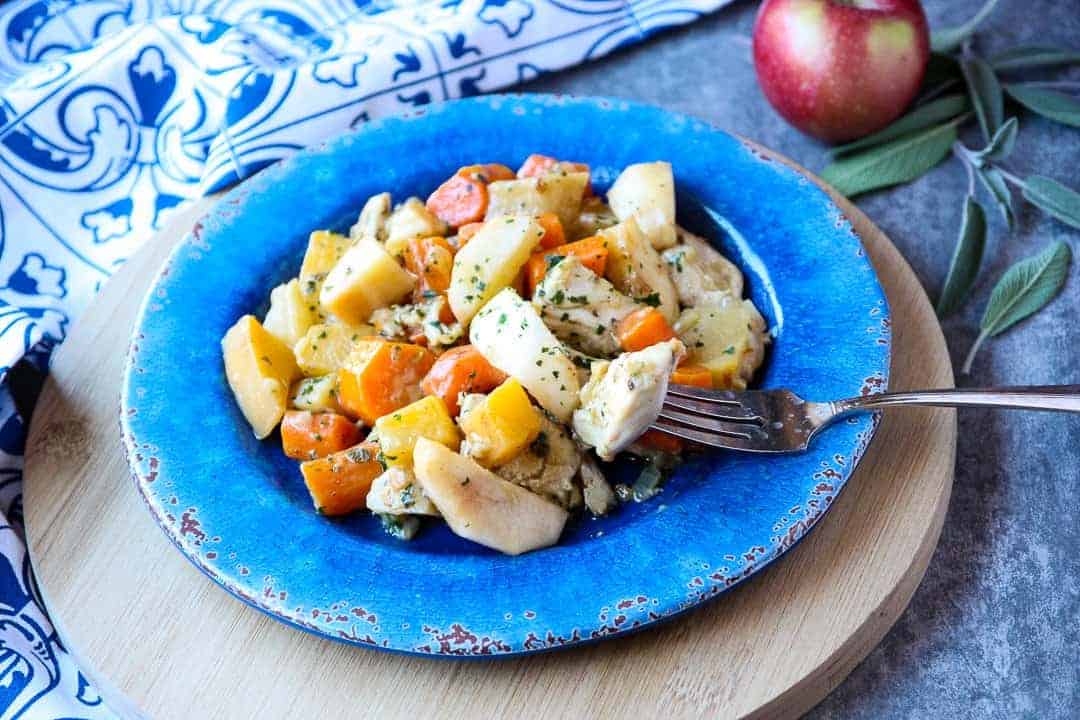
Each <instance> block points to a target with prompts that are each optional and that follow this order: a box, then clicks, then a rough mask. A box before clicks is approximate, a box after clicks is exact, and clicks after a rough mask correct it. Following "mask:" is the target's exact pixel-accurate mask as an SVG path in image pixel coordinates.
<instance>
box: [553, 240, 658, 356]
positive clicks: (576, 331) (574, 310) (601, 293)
mask: <svg viewBox="0 0 1080 720" xmlns="http://www.w3.org/2000/svg"><path fill="white" fill-rule="evenodd" d="M533 304H534V305H535V306H536V308H537V310H539V311H540V316H541V317H542V318H543V320H544V324H545V325H547V326H548V327H549V328H551V331H552V332H553V333H555V337H557V338H559V339H560V340H562V341H563V342H564V343H566V344H567V345H570V346H572V347H574V348H576V349H578V350H581V351H582V352H584V353H587V354H589V355H598V356H600V357H611V356H612V355H615V354H616V353H618V352H619V341H618V340H616V339H615V332H614V331H615V326H616V325H618V323H619V321H620V320H622V319H623V318H624V317H626V316H627V315H629V314H630V313H632V312H634V310H636V309H637V308H638V307H639V306H638V304H637V303H635V302H634V301H633V300H631V299H630V298H629V297H627V296H626V295H623V294H622V293H621V292H619V291H618V290H616V289H615V286H614V285H612V284H611V283H609V282H608V281H607V280H605V279H604V278H602V277H597V275H596V273H594V272H593V271H592V270H589V269H588V268H587V267H585V266H584V265H582V264H581V261H580V260H578V259H577V258H576V257H574V256H572V255H571V256H568V257H565V258H563V259H562V260H561V261H560V262H559V263H558V264H557V265H555V266H554V267H552V268H550V269H549V270H548V271H547V274H545V275H544V280H543V281H542V282H541V283H540V285H539V287H537V288H536V293H535V294H534V296H533Z"/></svg>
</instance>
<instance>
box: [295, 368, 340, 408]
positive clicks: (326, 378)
mask: <svg viewBox="0 0 1080 720" xmlns="http://www.w3.org/2000/svg"><path fill="white" fill-rule="evenodd" d="M290 403H291V404H292V406H293V407H294V408H296V409H297V410H307V411H308V412H316V413H317V412H333V413H341V405H339V404H338V399H337V374H336V373H335V374H332V375H323V376H322V377H314V378H304V379H302V380H300V381H298V382H297V383H296V384H295V385H293V388H292V399H291V400H290Z"/></svg>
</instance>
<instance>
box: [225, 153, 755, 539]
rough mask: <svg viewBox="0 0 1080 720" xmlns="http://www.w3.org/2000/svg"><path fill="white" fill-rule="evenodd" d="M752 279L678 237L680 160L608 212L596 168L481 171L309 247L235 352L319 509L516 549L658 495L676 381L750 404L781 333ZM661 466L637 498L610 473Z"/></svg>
mask: <svg viewBox="0 0 1080 720" xmlns="http://www.w3.org/2000/svg"><path fill="white" fill-rule="evenodd" d="M742 291H743V278H742V274H741V273H740V272H739V270H738V269H737V268H736V267H735V265H733V264H732V263H731V262H729V261H728V260H727V259H726V258H724V257H723V256H722V255H721V254H720V253H719V252H717V250H716V249H714V248H713V246H712V245H710V244H709V243H708V242H707V241H705V240H704V239H702V238H700V237H697V236H695V235H693V234H691V233H689V232H687V231H686V230H684V229H683V228H681V227H679V226H678V225H677V224H676V222H675V186H674V178H673V175H672V168H671V165H670V164H668V163H666V162H648V163H640V164H635V165H630V166H628V167H627V168H625V169H624V170H623V171H622V173H621V174H620V175H619V176H618V178H617V179H616V181H615V182H614V184H613V185H612V186H611V188H610V190H609V191H608V193H607V197H606V201H605V199H603V198H601V197H600V196H599V195H597V194H596V193H595V192H594V190H593V188H592V185H591V180H590V171H589V167H588V166H587V165H584V164H582V163H578V162H566V161H559V160H556V159H554V158H550V157H546V156H543V155H532V156H530V157H529V158H528V159H527V160H526V161H525V163H524V164H523V165H522V166H521V167H520V168H519V169H518V170H517V172H514V171H513V170H511V169H510V168H509V167H507V166H505V165H498V164H485V165H470V166H468V167H463V168H461V169H460V170H458V171H457V172H456V173H454V175H453V176H452V177H450V178H449V179H448V180H446V182H444V183H443V184H442V185H440V186H439V187H438V188H437V189H436V190H435V191H434V192H433V193H432V194H431V195H430V196H429V197H428V199H427V201H426V202H424V201H422V200H420V199H419V198H415V197H412V198H409V199H407V200H405V201H404V202H402V203H400V204H399V205H397V206H396V207H395V206H394V205H393V204H392V201H391V197H390V194H389V193H381V194H379V195H376V196H374V197H372V198H370V199H369V200H368V201H367V202H366V203H365V205H364V207H363V209H362V210H361V212H360V215H359V218H358V219H357V221H356V223H355V224H354V225H353V226H352V228H351V229H350V231H349V234H348V235H341V234H336V233H333V232H329V231H326V230H317V231H315V232H313V233H311V236H310V239H309V240H308V246H307V250H306V252H305V254H304V259H303V262H302V264H301V266H300V269H299V273H298V275H297V277H295V278H293V279H291V280H289V281H288V282H287V283H285V284H283V285H280V286H278V287H276V288H274V289H273V290H272V291H271V293H270V309H269V310H268V311H267V313H266V316H265V317H264V318H263V321H262V322H261V323H260V322H259V321H258V320H257V319H256V318H255V317H254V316H252V315H245V316H244V317H242V318H240V319H239V320H238V321H237V322H236V324H235V325H234V326H233V327H232V328H230V329H229V331H228V332H227V333H226V335H225V337H224V339H223V340H222V351H223V355H224V362H225V372H226V376H227V378H228V382H229V385H230V387H231V388H232V391H233V393H234V395H235V397H236V402H237V404H238V405H239V407H240V409H241V411H242V412H243V414H244V416H245V417H246V418H247V420H248V422H249V423H250V424H251V427H252V429H253V430H254V432H255V435H256V437H258V438H260V439H262V438H266V437H268V436H270V435H271V434H272V433H273V432H274V430H275V429H276V428H278V427H280V436H281V444H282V447H283V449H284V452H285V454H286V455H288V456H289V457H291V458H295V459H296V460H299V461H300V474H301V475H302V477H303V481H304V483H305V484H306V486H307V489H308V490H309V492H310V493H311V497H312V500H313V501H314V504H315V509H316V510H317V511H318V512H320V513H323V514H325V515H343V514H346V513H352V512H356V511H359V510H362V509H364V508H367V509H368V510H370V511H371V512H373V513H376V514H378V515H379V516H381V517H382V519H383V523H384V526H385V527H386V528H387V530H388V531H389V532H391V533H392V534H394V535H396V536H398V537H401V538H406V539H407V538H411V537H412V536H413V535H414V534H415V533H416V532H417V530H418V528H419V527H420V518H421V517H423V516H431V517H434V518H442V519H443V520H445V521H446V523H447V524H448V525H449V526H450V529H451V530H452V531H453V532H455V533H456V534H458V535H460V536H462V537H465V538H468V539H470V540H473V541H475V542H477V543H480V544H482V545H485V546H487V547H490V548H494V549H496V550H500V551H502V552H504V553H510V554H518V553H522V552H527V551H529V550H533V549H536V548H541V547H546V546H548V545H552V544H554V543H555V542H557V541H558V539H559V536H560V534H561V533H562V530H563V526H564V525H565V523H566V520H567V517H568V513H569V512H571V511H575V510H577V509H579V508H581V507H582V506H584V507H585V508H587V509H588V510H589V511H590V512H592V513H593V514H595V515H603V514H605V513H607V512H609V511H611V510H612V509H613V508H614V507H615V506H616V505H617V503H618V502H619V500H620V499H628V498H630V497H636V499H639V500H640V499H643V498H644V497H648V496H650V495H652V494H654V493H655V491H656V490H657V486H658V484H659V482H660V479H661V477H662V471H663V470H664V469H666V468H669V467H671V466H672V465H673V463H674V462H675V461H676V460H677V458H678V456H679V454H680V453H681V452H682V450H683V446H682V443H681V441H680V440H679V439H678V438H675V437H672V436H670V435H665V434H662V433H660V432H658V431H656V430H650V429H649V425H650V424H651V423H652V422H653V421H654V420H655V419H656V417H657V414H658V413H659V411H660V407H661V404H662V403H663V398H664V395H665V394H666V392H667V387H668V383H669V382H672V383H680V384H685V385H695V386H700V387H707V388H735V389H742V388H745V387H746V383H747V382H748V381H749V380H750V379H751V377H752V376H753V374H754V372H755V371H756V370H757V368H758V367H759V365H760V364H761V362H762V357H763V354H764V349H765V345H766V343H767V342H768V339H769V336H768V333H767V330H766V327H765V322H764V320H763V319H762V317H761V315H760V314H759V313H758V311H757V309H756V308H755V307H754V305H753V304H752V303H751V302H750V301H749V300H745V299H743V298H742ZM623 451H628V452H631V453H634V454H636V455H638V456H640V457H642V458H644V459H645V461H646V465H645V469H644V471H643V472H642V474H641V478H639V480H638V482H637V483H635V486H634V488H633V489H631V488H628V487H626V486H617V487H616V488H612V487H611V486H610V485H609V483H608V482H607V480H606V479H605V477H604V474H603V472H602V471H601V469H600V465H599V464H598V461H600V460H602V461H610V460H612V459H613V458H614V457H615V456H616V455H617V454H619V453H621V452H623Z"/></svg>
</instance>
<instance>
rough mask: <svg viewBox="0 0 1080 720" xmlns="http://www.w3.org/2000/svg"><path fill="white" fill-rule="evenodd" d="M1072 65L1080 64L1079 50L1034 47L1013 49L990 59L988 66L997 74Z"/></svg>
mask: <svg viewBox="0 0 1080 720" xmlns="http://www.w3.org/2000/svg"><path fill="white" fill-rule="evenodd" d="M1073 63H1080V50H1062V49H1060V48H1052V47H1039V46H1034V45H1027V46H1021V47H1015V48H1013V49H1011V50H1006V51H1005V52H1003V53H1000V54H998V55H995V56H994V57H992V58H990V66H991V67H993V68H994V70H996V71H998V72H1001V71H1002V70H1024V69H1027V68H1042V67H1054V66H1055V65H1072V64H1073Z"/></svg>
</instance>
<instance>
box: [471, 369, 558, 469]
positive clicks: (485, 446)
mask: <svg viewBox="0 0 1080 720" xmlns="http://www.w3.org/2000/svg"><path fill="white" fill-rule="evenodd" d="M458 422H459V423H460V424H461V429H462V430H463V431H464V432H465V447H464V448H463V449H462V454H464V455H467V456H469V457H471V458H472V459H473V460H476V462H478V463H480V464H481V465H483V466H484V467H488V468H492V467H498V466H500V465H503V464H505V463H507V462H510V460H512V459H513V458H514V457H515V456H517V455H518V454H519V453H520V452H521V451H522V450H524V449H525V448H526V447H528V446H529V444H530V443H531V442H532V441H533V440H535V439H536V437H537V436H538V435H539V434H540V411H539V410H537V409H536V408H535V407H533V404H532V402H531V401H530V400H529V396H528V395H527V394H526V393H525V389H524V388H523V387H521V383H519V382H518V381H517V380H515V379H514V378H510V379H509V380H507V381H506V382H504V383H503V384H502V385H500V386H499V387H497V388H495V389H494V390H492V391H491V394H490V395H488V396H487V397H485V398H484V399H483V400H481V401H480V402H479V403H477V404H476V405H474V406H473V407H472V408H470V409H469V412H468V413H467V414H465V415H462V416H461V417H460V418H459V419H458Z"/></svg>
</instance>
